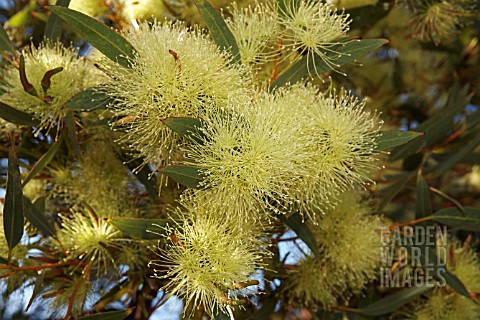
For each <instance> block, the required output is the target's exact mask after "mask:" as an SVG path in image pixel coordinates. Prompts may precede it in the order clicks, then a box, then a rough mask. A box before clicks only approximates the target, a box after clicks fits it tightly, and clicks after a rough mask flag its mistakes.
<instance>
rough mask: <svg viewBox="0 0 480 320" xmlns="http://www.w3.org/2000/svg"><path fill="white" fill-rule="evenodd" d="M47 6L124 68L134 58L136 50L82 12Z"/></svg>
mask: <svg viewBox="0 0 480 320" xmlns="http://www.w3.org/2000/svg"><path fill="white" fill-rule="evenodd" d="M48 8H49V9H50V11H52V12H53V13H55V14H57V15H58V16H59V17H60V18H61V19H62V20H63V21H65V22H66V23H68V24H69V25H70V26H72V27H73V28H74V29H75V31H77V32H78V33H79V34H80V35H82V37H83V38H84V39H85V40H86V41H88V42H90V43H91V44H92V45H93V46H94V47H95V48H97V49H98V50H99V51H100V52H101V53H103V54H104V55H105V56H107V57H108V58H110V59H111V60H112V61H114V62H118V63H119V64H120V65H122V66H124V67H126V68H129V67H130V61H132V60H134V59H135V52H136V50H135V48H134V47H133V46H132V45H131V44H130V43H129V42H128V41H127V40H125V38H123V37H122V36H121V35H119V34H118V33H116V32H115V31H113V30H112V29H110V28H109V27H107V26H106V25H104V24H103V23H101V22H100V21H98V20H96V19H94V18H92V17H89V16H87V15H85V14H83V13H80V12H77V11H74V10H70V9H68V8H64V7H57V6H50V7H48Z"/></svg>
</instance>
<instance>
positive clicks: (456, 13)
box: [411, 0, 473, 45]
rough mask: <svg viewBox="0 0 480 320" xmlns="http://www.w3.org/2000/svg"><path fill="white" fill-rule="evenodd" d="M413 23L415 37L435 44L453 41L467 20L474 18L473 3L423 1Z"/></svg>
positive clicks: (443, 0)
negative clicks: (471, 9) (471, 8)
mask: <svg viewBox="0 0 480 320" xmlns="http://www.w3.org/2000/svg"><path fill="white" fill-rule="evenodd" d="M417 6H418V8H416V10H415V14H414V16H413V18H412V21H411V23H412V24H413V26H414V27H415V36H416V37H417V38H418V39H420V40H424V41H429V40H431V41H433V42H434V43H435V44H437V45H438V44H440V43H442V42H447V43H449V42H451V41H453V40H454V39H455V38H456V37H457V35H458V33H459V32H460V31H461V27H462V26H463V25H465V24H466V22H467V18H468V17H469V16H472V14H473V12H471V11H470V7H472V2H471V1H469V0H448V1H446V0H439V1H432V0H421V1H418V4H417Z"/></svg>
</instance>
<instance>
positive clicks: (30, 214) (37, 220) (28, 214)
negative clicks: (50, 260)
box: [23, 196, 56, 237]
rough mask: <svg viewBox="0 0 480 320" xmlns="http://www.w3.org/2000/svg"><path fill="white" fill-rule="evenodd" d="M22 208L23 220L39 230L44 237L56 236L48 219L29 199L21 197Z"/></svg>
mask: <svg viewBox="0 0 480 320" xmlns="http://www.w3.org/2000/svg"><path fill="white" fill-rule="evenodd" d="M23 206H24V214H25V218H26V219H27V220H28V221H30V223H31V224H32V225H33V226H34V227H35V228H37V229H38V230H40V231H41V232H42V233H43V234H44V235H47V236H50V237H54V236H55V235H56V231H55V228H54V227H53V225H52V223H51V222H50V221H49V220H48V218H47V217H46V216H45V215H44V214H43V213H42V212H41V211H40V210H38V208H37V207H36V206H34V205H33V204H32V202H31V201H30V199H28V198H27V197H25V196H24V197H23Z"/></svg>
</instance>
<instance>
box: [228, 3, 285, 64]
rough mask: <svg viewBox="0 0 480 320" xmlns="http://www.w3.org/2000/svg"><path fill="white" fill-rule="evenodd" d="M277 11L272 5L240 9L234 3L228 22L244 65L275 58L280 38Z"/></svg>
mask: <svg viewBox="0 0 480 320" xmlns="http://www.w3.org/2000/svg"><path fill="white" fill-rule="evenodd" d="M275 9H276V8H275V7H274V6H273V5H270V4H261V3H256V4H255V6H253V7H252V6H248V7H246V8H239V7H238V5H237V4H236V3H235V2H234V3H233V5H232V10H231V15H232V18H230V19H227V20H226V22H227V24H228V27H229V28H230V30H231V31H232V33H233V35H234V37H235V40H236V41H237V44H238V49H239V51H240V56H241V58H242V62H243V63H244V64H247V65H248V64H252V65H253V64H258V63H259V62H261V61H268V60H271V59H273V58H274V57H275V55H276V46H275V41H276V42H278V41H279V38H280V34H279V26H278V21H277V13H276V11H275ZM272 47H273V50H272Z"/></svg>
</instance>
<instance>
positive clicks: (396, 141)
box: [376, 131, 424, 151]
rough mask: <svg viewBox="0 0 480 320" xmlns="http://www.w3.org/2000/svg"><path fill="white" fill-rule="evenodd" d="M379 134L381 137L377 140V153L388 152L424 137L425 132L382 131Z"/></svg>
mask: <svg viewBox="0 0 480 320" xmlns="http://www.w3.org/2000/svg"><path fill="white" fill-rule="evenodd" d="M379 133H380V135H379V136H378V138H377V147H376V150H377V151H383V150H388V149H391V148H393V147H397V146H400V145H402V144H405V143H407V142H409V141H410V140H413V139H415V138H417V137H419V136H423V135H424V133H423V132H415V131H381V132H379Z"/></svg>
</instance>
